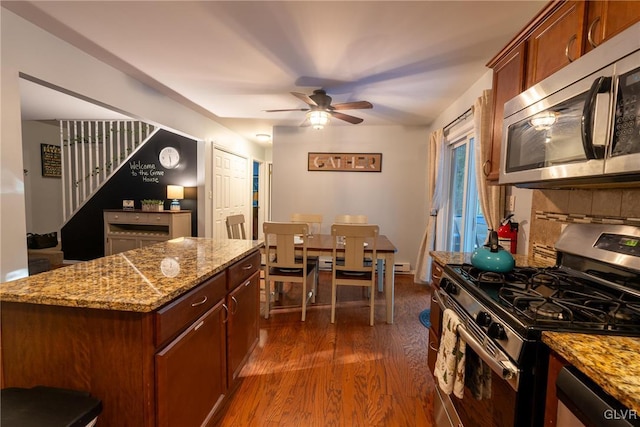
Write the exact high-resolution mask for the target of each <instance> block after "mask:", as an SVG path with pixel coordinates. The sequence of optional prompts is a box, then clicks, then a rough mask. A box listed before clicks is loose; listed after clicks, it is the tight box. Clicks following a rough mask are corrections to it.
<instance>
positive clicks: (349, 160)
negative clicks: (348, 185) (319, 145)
mask: <svg viewBox="0 0 640 427" xmlns="http://www.w3.org/2000/svg"><path fill="white" fill-rule="evenodd" d="M307 170H308V171H313V172H382V153H320V152H310V153H308V157H307Z"/></svg>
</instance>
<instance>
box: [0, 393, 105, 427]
mask: <svg viewBox="0 0 640 427" xmlns="http://www.w3.org/2000/svg"><path fill="white" fill-rule="evenodd" d="M0 408H2V410H1V413H0V425H2V427H42V426H48V427H90V426H93V425H94V424H95V423H96V421H97V419H98V415H100V412H102V401H100V400H99V399H96V398H95V397H91V395H90V394H89V393H84V392H80V391H75V390H67V389H62V388H53V387H43V386H37V387H33V388H29V389H27V388H17V387H12V388H5V389H2V390H1V391H0Z"/></svg>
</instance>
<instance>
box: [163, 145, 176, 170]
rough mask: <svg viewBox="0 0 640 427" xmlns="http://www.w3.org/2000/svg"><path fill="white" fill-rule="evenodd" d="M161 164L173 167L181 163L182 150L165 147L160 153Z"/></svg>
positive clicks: (169, 167)
mask: <svg viewBox="0 0 640 427" xmlns="http://www.w3.org/2000/svg"><path fill="white" fill-rule="evenodd" d="M158 159H159V160H160V164H161V165H162V167H164V168H167V169H173V168H175V167H177V166H178V163H180V152H179V151H178V150H177V149H176V148H174V147H164V148H163V149H162V150H160V154H159V155H158Z"/></svg>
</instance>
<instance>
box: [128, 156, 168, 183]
mask: <svg viewBox="0 0 640 427" xmlns="http://www.w3.org/2000/svg"><path fill="white" fill-rule="evenodd" d="M129 170H130V171H131V176H133V177H140V180H141V181H142V182H146V183H150V184H159V183H160V177H161V176H164V171H163V170H159V169H158V168H157V167H156V164H155V163H142V162H140V161H135V162H129Z"/></svg>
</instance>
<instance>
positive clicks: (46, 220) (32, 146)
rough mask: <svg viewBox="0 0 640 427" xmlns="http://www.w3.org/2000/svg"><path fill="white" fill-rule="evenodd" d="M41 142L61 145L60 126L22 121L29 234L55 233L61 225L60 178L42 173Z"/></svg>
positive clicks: (52, 123)
mask: <svg viewBox="0 0 640 427" xmlns="http://www.w3.org/2000/svg"><path fill="white" fill-rule="evenodd" d="M40 144H50V145H60V127H59V126H58V124H57V123H54V122H41V121H31V120H30V121H24V122H22V158H23V160H24V169H25V170H27V171H28V172H27V173H26V174H25V176H24V195H25V206H26V214H27V215H26V218H27V221H26V225H27V231H28V232H30V233H41V234H42V233H49V232H52V231H57V232H58V238H59V237H60V228H61V226H62V180H61V179H60V178H45V177H43V176H42V168H41V154H40Z"/></svg>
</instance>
